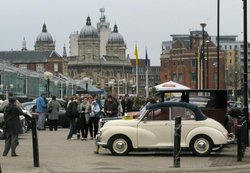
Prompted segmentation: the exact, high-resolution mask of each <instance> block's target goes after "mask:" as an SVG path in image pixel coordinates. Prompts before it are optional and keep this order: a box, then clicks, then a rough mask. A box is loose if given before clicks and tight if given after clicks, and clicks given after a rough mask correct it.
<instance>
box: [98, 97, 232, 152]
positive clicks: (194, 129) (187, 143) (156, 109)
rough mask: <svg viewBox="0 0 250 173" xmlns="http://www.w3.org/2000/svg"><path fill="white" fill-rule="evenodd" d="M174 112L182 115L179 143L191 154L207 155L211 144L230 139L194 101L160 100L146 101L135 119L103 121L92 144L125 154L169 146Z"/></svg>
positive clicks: (218, 143)
mask: <svg viewBox="0 0 250 173" xmlns="http://www.w3.org/2000/svg"><path fill="white" fill-rule="evenodd" d="M177 116H181V118H182V120H181V123H182V126H181V147H182V148H189V149H190V150H191V151H192V152H193V153H194V154H195V155H198V156H207V155H209V154H210V152H211V151H212V149H213V148H215V147H218V146H223V145H224V144H228V143H229V142H231V141H232V140H233V139H231V138H230V134H229V133H228V132H227V130H226V129H225V128H224V127H223V126H222V125H221V124H220V123H219V122H217V121H215V120H214V119H211V118H208V117H206V115H204V114H203V113H202V111H201V110H200V109H199V108H198V107H197V106H196V105H194V104H189V103H184V102H160V103H155V104H152V105H148V106H147V107H146V109H145V110H144V112H142V113H141V115H140V116H139V117H138V118H137V119H132V120H124V119H120V120H111V121H108V122H106V123H105V124H104V125H103V127H102V128H101V129H100V131H99V133H98V135H97V137H96V144H97V146H102V147H104V148H108V149H109V150H110V151H111V153H112V154H113V155H127V154H128V153H129V152H130V151H132V150H138V149H152V150H154V149H157V150H159V149H168V148H169V149H171V148H173V144H174V128H175V117H177Z"/></svg>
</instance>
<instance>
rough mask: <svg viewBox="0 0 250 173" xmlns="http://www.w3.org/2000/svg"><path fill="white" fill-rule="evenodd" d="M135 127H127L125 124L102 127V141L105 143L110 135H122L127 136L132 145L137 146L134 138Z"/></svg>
mask: <svg viewBox="0 0 250 173" xmlns="http://www.w3.org/2000/svg"><path fill="white" fill-rule="evenodd" d="M136 133H137V128H136V127H127V126H111V127H107V128H103V132H102V135H101V137H102V142H104V143H107V145H108V142H109V140H110V138H111V137H113V136H115V135H124V136H127V137H128V138H129V139H130V141H131V143H132V146H133V147H134V146H137V138H136V136H137V135H136Z"/></svg>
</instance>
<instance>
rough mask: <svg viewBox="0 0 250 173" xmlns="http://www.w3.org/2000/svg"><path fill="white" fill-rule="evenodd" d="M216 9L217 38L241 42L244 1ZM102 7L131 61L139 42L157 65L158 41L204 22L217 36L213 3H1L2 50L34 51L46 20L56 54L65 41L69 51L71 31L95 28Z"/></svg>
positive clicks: (224, 2)
mask: <svg viewBox="0 0 250 173" xmlns="http://www.w3.org/2000/svg"><path fill="white" fill-rule="evenodd" d="M248 6H249V5H248ZM220 7H221V8H220V13H221V15H220V20H221V22H220V34H221V35H238V36H239V38H238V39H239V40H242V31H243V24H242V22H243V17H242V16H243V8H242V7H243V2H242V0H220ZM100 8H105V15H106V18H107V21H108V22H110V25H111V28H112V30H113V26H114V24H117V26H118V31H119V33H121V34H122V35H123V37H124V40H125V42H126V43H127V54H129V55H130V58H134V55H133V50H134V46H135V42H137V45H138V52H139V58H144V57H145V48H146V47H147V51H148V57H149V59H151V65H160V53H161V43H162V41H168V40H170V39H171V37H170V35H171V34H189V31H191V30H201V26H200V23H204V22H205V23H206V24H207V26H206V28H205V30H206V31H207V32H208V33H209V35H217V0H7V1H6V0H0V23H1V29H0V31H1V32H0V51H5V50H11V49H13V50H20V49H21V45H22V39H23V37H25V38H26V41H27V48H28V50H34V43H35V40H36V37H37V36H38V34H39V33H41V31H42V25H43V23H44V22H45V23H46V25H47V30H48V32H49V33H50V34H51V35H52V37H53V39H54V40H56V51H57V52H58V53H59V54H60V55H62V51H63V44H64V43H65V45H66V47H67V51H68V52H69V35H70V33H71V32H73V31H80V30H81V29H82V28H83V27H84V26H85V24H86V18H87V16H88V15H89V16H90V18H91V21H92V25H93V26H95V27H96V24H97V22H98V21H99V18H100V15H101V14H100V12H99V9H100ZM248 9H249V8H248ZM248 11H250V9H249V10H248ZM248 14H249V13H248ZM249 17H250V15H248V19H249ZM248 21H249V20H248ZM249 25H250V24H249V22H248V30H249V31H250V28H249ZM248 34H249V35H250V33H248ZM248 38H250V37H248ZM68 54H69V53H68Z"/></svg>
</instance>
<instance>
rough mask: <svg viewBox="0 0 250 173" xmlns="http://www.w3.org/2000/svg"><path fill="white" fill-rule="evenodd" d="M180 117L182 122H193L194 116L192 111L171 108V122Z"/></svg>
mask: <svg viewBox="0 0 250 173" xmlns="http://www.w3.org/2000/svg"><path fill="white" fill-rule="evenodd" d="M178 116H180V117H181V119H182V120H194V119H195V114H194V112H193V111H192V110H190V109H188V108H183V107H172V108H171V120H175V118H176V117H178Z"/></svg>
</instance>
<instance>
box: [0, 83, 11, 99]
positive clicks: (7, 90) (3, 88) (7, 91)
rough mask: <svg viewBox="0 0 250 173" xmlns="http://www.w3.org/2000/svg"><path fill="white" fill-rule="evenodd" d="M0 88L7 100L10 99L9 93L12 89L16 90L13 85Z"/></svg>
mask: <svg viewBox="0 0 250 173" xmlns="http://www.w3.org/2000/svg"><path fill="white" fill-rule="evenodd" d="M0 88H1V90H2V93H3V94H4V93H5V98H6V99H8V98H9V94H8V93H9V91H10V92H11V91H12V89H13V88H14V85H13V84H10V85H4V84H0Z"/></svg>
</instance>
